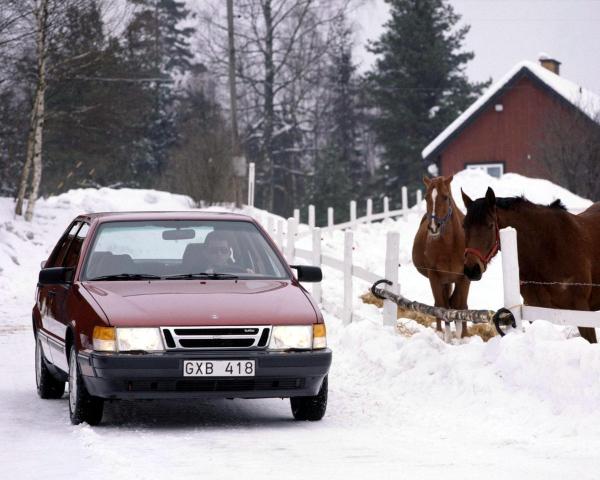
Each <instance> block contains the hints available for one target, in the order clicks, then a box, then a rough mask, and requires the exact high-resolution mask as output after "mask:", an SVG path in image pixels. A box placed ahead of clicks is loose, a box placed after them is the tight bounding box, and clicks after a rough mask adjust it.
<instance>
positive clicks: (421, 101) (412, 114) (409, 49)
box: [367, 0, 487, 199]
mask: <svg viewBox="0 0 600 480" xmlns="http://www.w3.org/2000/svg"><path fill="white" fill-rule="evenodd" d="M386 2H387V3H389V5H390V11H391V19H390V20H389V21H388V22H387V24H386V26H385V27H386V31H385V33H383V34H382V36H381V37H380V38H379V40H377V41H376V42H374V43H372V44H371V45H370V47H369V48H370V51H371V52H373V53H375V54H376V55H378V59H377V61H376V63H375V67H374V69H373V71H372V72H370V73H369V74H368V75H367V80H368V86H369V93H370V98H371V101H372V103H373V106H374V107H376V109H377V111H376V114H375V116H374V125H373V126H374V128H375V131H376V133H377V137H378V140H379V142H380V143H381V144H382V145H383V147H384V150H385V152H384V154H383V159H382V164H381V166H380V170H379V176H380V179H381V183H380V186H379V187H380V189H382V191H383V192H385V193H386V194H388V195H390V196H391V197H392V198H394V199H399V198H398V197H399V195H398V194H397V192H398V191H399V189H400V187H401V186H402V185H407V186H412V187H414V186H416V185H417V184H418V182H419V181H420V178H421V176H422V174H423V173H424V171H425V167H426V166H425V165H424V164H423V162H422V159H421V151H422V149H423V148H424V147H425V146H426V145H427V144H428V143H429V142H430V141H431V140H433V138H435V136H436V135H438V134H439V133H440V132H441V131H442V130H443V129H444V128H445V127H446V126H447V125H448V124H449V123H450V122H451V121H452V120H454V119H455V118H456V116H457V115H458V114H459V113H460V112H461V111H462V110H464V109H465V108H466V107H467V106H468V105H469V104H470V103H471V102H472V101H473V99H474V98H475V96H476V95H478V94H480V93H481V90H482V89H483V88H484V87H485V86H486V85H487V84H476V83H470V82H469V81H468V79H467V78H466V76H465V74H464V67H465V64H466V63H467V62H468V61H469V60H471V59H472V58H473V56H474V55H473V53H472V52H464V51H461V48H462V44H463V41H464V39H465V36H466V35H467V33H468V31H469V27H468V26H462V27H458V26H457V23H458V21H459V20H460V16H459V15H458V14H456V13H455V12H454V9H453V8H452V6H451V5H449V4H448V2H447V0H386Z"/></svg>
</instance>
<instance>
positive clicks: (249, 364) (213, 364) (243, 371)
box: [183, 360, 256, 377]
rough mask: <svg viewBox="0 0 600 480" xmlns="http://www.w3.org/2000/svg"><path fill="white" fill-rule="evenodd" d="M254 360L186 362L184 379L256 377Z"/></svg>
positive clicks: (184, 364) (184, 363)
mask: <svg viewBox="0 0 600 480" xmlns="http://www.w3.org/2000/svg"><path fill="white" fill-rule="evenodd" d="M255 375H256V369H255V364H254V360H184V362H183V376H184V377H254V376H255Z"/></svg>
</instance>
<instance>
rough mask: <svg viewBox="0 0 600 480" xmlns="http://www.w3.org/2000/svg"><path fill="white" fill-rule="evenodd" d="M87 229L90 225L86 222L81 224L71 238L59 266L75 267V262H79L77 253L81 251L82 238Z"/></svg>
mask: <svg viewBox="0 0 600 480" xmlns="http://www.w3.org/2000/svg"><path fill="white" fill-rule="evenodd" d="M89 229H90V226H89V225H88V224H87V223H84V224H82V225H81V228H80V229H79V230H78V231H77V233H76V234H75V236H74V237H73V238H72V239H71V244H70V245H69V249H68V250H67V254H66V256H65V258H64V260H63V262H62V265H61V266H63V267H68V268H75V267H77V263H78V262H79V255H80V253H81V246H82V245H83V240H84V239H85V236H86V235H87V232H88V230H89Z"/></svg>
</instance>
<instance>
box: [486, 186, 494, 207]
mask: <svg viewBox="0 0 600 480" xmlns="http://www.w3.org/2000/svg"><path fill="white" fill-rule="evenodd" d="M485 200H486V201H487V203H488V205H489V206H490V207H493V206H495V205H496V194H495V193H494V191H493V190H492V187H488V189H487V191H486V192H485Z"/></svg>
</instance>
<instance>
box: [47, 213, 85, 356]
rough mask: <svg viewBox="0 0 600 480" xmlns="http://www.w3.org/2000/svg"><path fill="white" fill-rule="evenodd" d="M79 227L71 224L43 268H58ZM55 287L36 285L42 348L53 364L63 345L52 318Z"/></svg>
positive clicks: (54, 306) (54, 304) (75, 223)
mask: <svg viewBox="0 0 600 480" xmlns="http://www.w3.org/2000/svg"><path fill="white" fill-rule="evenodd" d="M80 227H81V222H73V223H72V224H71V225H70V226H69V228H68V229H67V231H66V232H65V233H64V234H63V236H62V237H61V238H60V240H59V241H58V243H57V244H56V246H55V247H54V249H53V250H52V253H51V254H50V256H49V257H48V260H47V261H46V262H44V268H49V267H58V266H60V265H61V263H62V260H63V259H64V258H65V256H66V254H67V250H68V249H69V245H70V244H71V241H72V239H73V238H74V237H75V233H76V232H77V230H79V228H80ZM56 291H57V288H56V285H41V284H38V290H37V307H38V310H39V312H40V320H41V333H42V334H43V335H42V336H41V338H42V348H43V349H44V354H45V356H46V358H47V359H49V360H50V361H51V362H52V363H54V356H55V355H53V352H57V351H58V352H62V351H63V350H64V345H63V344H61V338H60V329H58V328H57V324H56V320H55V318H54V311H55V309H56Z"/></svg>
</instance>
